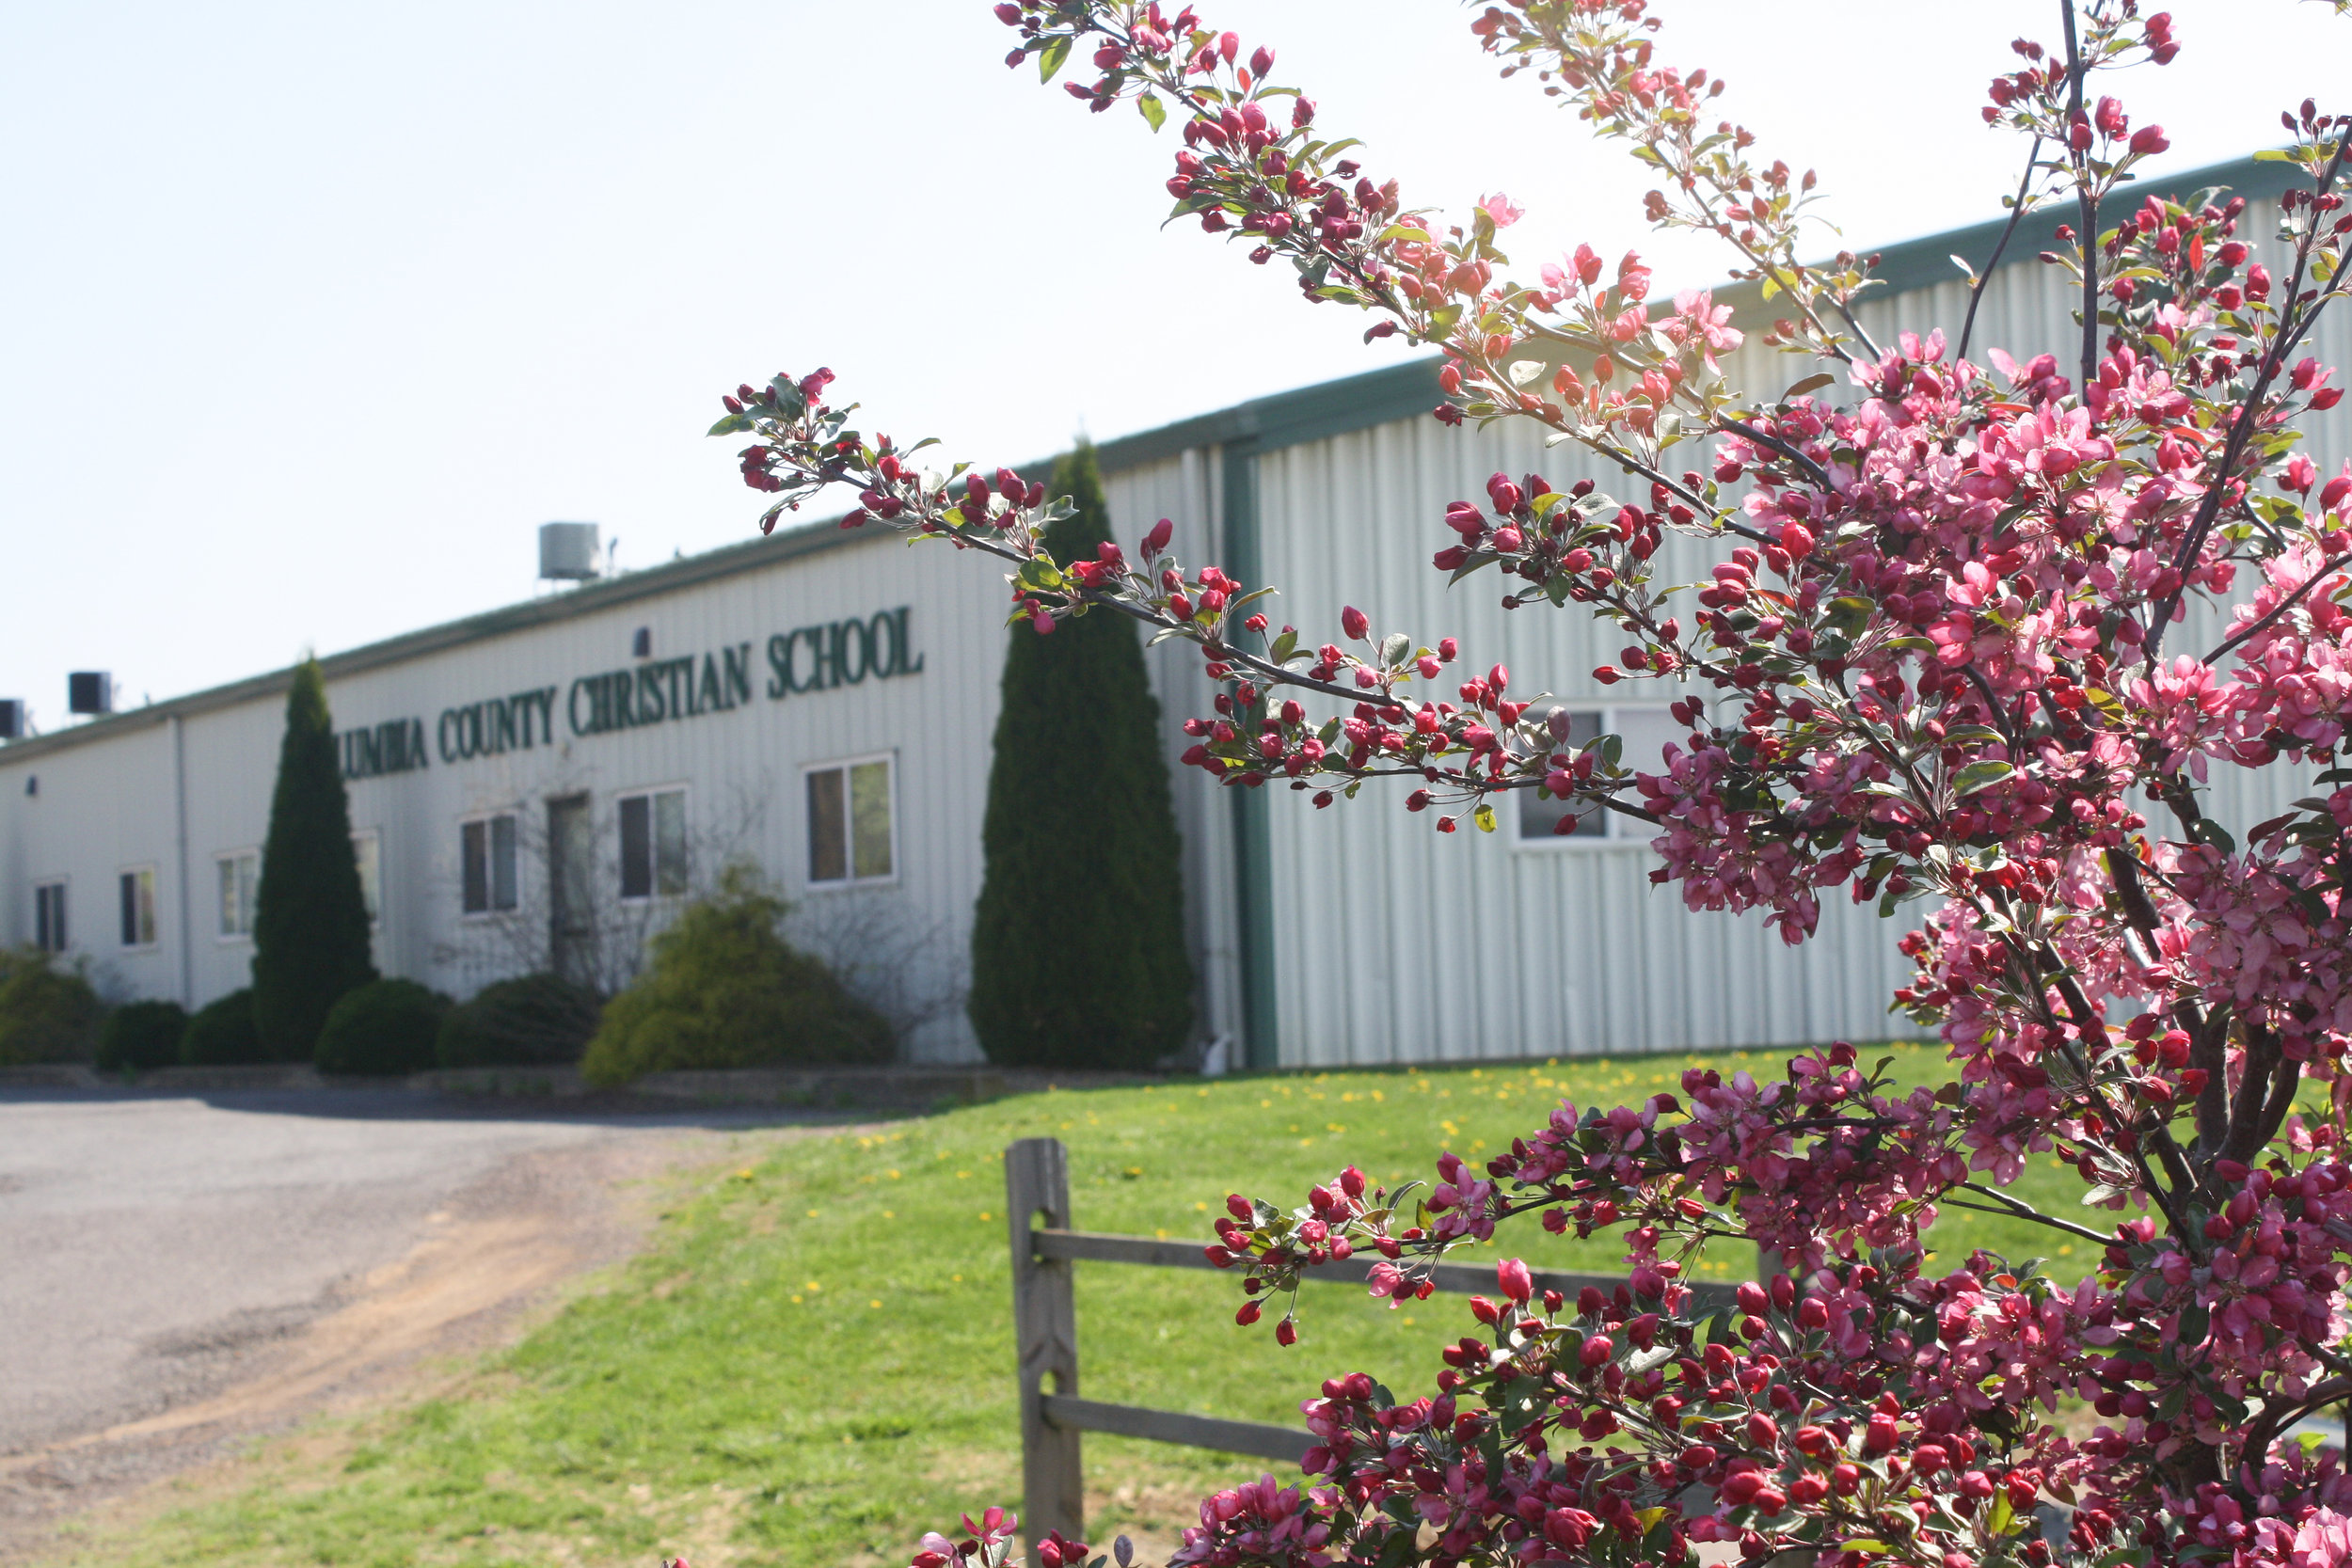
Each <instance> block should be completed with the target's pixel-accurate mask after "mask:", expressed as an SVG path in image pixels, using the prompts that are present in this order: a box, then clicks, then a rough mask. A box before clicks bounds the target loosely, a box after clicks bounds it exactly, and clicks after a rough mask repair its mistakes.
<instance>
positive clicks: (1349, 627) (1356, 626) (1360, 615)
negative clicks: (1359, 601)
mask: <svg viewBox="0 0 2352 1568" xmlns="http://www.w3.org/2000/svg"><path fill="white" fill-rule="evenodd" d="M1371 629H1372V622H1371V621H1370V620H1369V619H1367V618H1366V616H1365V615H1364V612H1363V611H1362V610H1358V609H1357V608H1356V607H1355V606H1354V605H1348V606H1345V607H1343V609H1342V610H1340V630H1342V631H1343V632H1345V633H1346V634H1347V635H1348V636H1349V637H1351V638H1359V639H1360V638H1361V637H1362V636H1363V635H1364V634H1365V633H1366V632H1368V631H1370V630H1371Z"/></svg>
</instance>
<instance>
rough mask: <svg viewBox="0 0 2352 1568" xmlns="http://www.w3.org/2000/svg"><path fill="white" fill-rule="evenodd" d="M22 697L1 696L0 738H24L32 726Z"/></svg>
mask: <svg viewBox="0 0 2352 1568" xmlns="http://www.w3.org/2000/svg"><path fill="white" fill-rule="evenodd" d="M29 720H30V716H29V715H27V714H26V713H25V711H24V698H22V697H0V740H22V739H24V735H25V732H26V731H27V730H28V729H29V728H30V722H29Z"/></svg>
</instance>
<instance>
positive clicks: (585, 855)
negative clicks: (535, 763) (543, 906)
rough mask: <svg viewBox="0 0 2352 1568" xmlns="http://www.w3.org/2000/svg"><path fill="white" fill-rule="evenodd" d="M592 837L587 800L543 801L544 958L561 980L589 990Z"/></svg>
mask: <svg viewBox="0 0 2352 1568" xmlns="http://www.w3.org/2000/svg"><path fill="white" fill-rule="evenodd" d="M596 957H597V955H596V834H595V832H593V830H592V829H591V828H590V826H589V822H588V797H587V796H585V795H571V796H566V797H564V798H563V799H562V800H549V801H548V960H549V967H550V968H552V969H553V970H554V971H555V972H556V973H557V974H561V975H562V976H564V978H565V979H566V980H573V981H577V982H579V983H580V984H581V985H583V986H590V987H594V986H596V981H597V979H598V976H597V974H596Z"/></svg>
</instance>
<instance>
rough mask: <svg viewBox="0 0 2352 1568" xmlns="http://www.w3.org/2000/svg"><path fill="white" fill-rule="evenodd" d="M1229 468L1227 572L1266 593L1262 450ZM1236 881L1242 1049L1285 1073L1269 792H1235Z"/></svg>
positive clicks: (1232, 444)
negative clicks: (1262, 544)
mask: <svg viewBox="0 0 2352 1568" xmlns="http://www.w3.org/2000/svg"><path fill="white" fill-rule="evenodd" d="M1223 462H1224V475H1223V478H1224V515H1225V569H1226V571H1228V572H1230V573H1231V574H1232V576H1233V577H1234V578H1237V579H1239V581H1240V582H1241V584H1242V586H1243V587H1244V588H1245V589H1248V588H1257V587H1263V580H1262V578H1263V566H1262V556H1261V552H1260V550H1259V547H1258V447H1257V442H1256V441H1255V440H1254V439H1250V438H1248V437H1245V438H1243V439H1241V440H1238V441H1229V442H1227V443H1226V445H1225V448H1224V454H1223ZM1232 803H1233V873H1234V878H1233V879H1234V884H1235V886H1236V887H1237V888H1238V890H1239V893H1240V897H1239V899H1238V905H1239V907H1238V909H1237V910H1236V911H1235V913H1236V916H1237V924H1238V925H1239V927H1240V933H1239V934H1240V938H1241V942H1240V946H1241V1010H1242V1041H1243V1044H1244V1046H1245V1048H1246V1051H1247V1059H1248V1064H1249V1067H1250V1069H1251V1070H1253V1071H1258V1072H1263V1071H1268V1070H1271V1069H1274V1068H1278V1067H1279V1066H1280V1065H1281V1061H1282V1053H1281V1039H1280V1036H1279V1031H1278V1027H1277V1024H1276V1022H1275V1020H1276V1011H1275V977H1274V860H1273V846H1272V843H1271V840H1270V833H1271V827H1270V824H1269V822H1268V820H1267V816H1266V800H1265V791H1264V790H1263V788H1258V789H1249V788H1246V787H1242V786H1238V785H1237V786H1235V787H1234V788H1233V789H1232Z"/></svg>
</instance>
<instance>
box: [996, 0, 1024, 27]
mask: <svg viewBox="0 0 2352 1568" xmlns="http://www.w3.org/2000/svg"><path fill="white" fill-rule="evenodd" d="M996 20H997V21H999V22H1001V23H1003V24H1005V25H1006V26H1008V27H1018V26H1020V25H1021V8H1020V7H1019V6H1016V5H1014V4H1013V3H1012V0H1003V4H1001V5H999V6H998V7H997V8H996Z"/></svg>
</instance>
